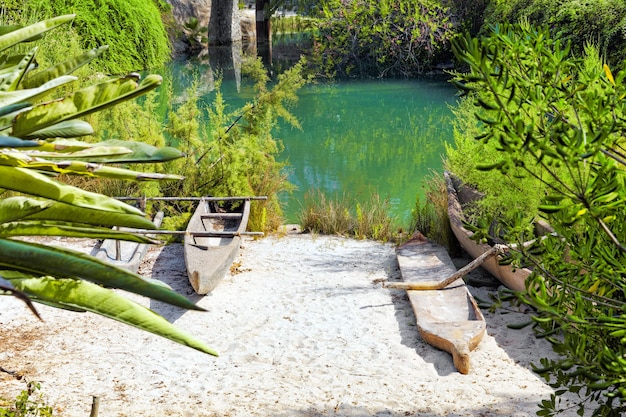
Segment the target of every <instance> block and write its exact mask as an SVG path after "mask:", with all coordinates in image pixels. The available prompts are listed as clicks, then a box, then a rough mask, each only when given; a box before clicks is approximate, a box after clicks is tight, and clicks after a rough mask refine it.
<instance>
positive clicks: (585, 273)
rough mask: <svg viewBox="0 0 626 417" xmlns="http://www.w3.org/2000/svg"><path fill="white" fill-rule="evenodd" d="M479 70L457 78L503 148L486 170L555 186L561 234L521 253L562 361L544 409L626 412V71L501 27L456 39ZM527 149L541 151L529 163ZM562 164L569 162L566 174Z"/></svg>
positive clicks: (548, 366) (540, 326)
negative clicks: (565, 398)
mask: <svg viewBox="0 0 626 417" xmlns="http://www.w3.org/2000/svg"><path fill="white" fill-rule="evenodd" d="M453 47H454V52H455V54H456V56H457V57H458V59H459V60H460V61H461V62H463V63H464V64H466V65H467V66H468V68H469V72H467V73H465V74H458V75H457V76H456V79H455V81H454V83H455V85H456V86H457V87H458V88H459V89H460V90H461V91H462V92H464V93H465V94H467V95H468V97H469V99H471V100H473V101H474V103H475V105H476V107H477V109H478V110H477V113H476V117H477V119H478V122H479V125H480V133H479V134H478V136H477V140H481V141H483V142H485V143H486V145H485V146H492V147H495V148H496V149H497V150H499V151H500V156H501V159H500V161H498V162H496V163H494V164H491V165H489V166H481V167H478V168H479V169H482V170H499V171H500V172H502V173H507V172H509V171H510V170H511V169H512V168H513V167H516V168H518V170H519V172H525V175H526V176H531V177H535V178H536V179H537V180H538V181H541V182H542V183H544V184H545V185H546V187H547V190H548V192H547V193H546V195H545V196H544V201H543V204H542V205H541V206H540V207H539V209H540V210H541V211H542V212H543V213H544V215H545V216H547V218H548V220H549V222H550V224H551V225H552V226H553V227H554V229H555V231H556V233H555V234H554V235H550V236H548V237H546V238H545V239H541V240H538V241H537V246H538V248H539V249H540V253H541V254H540V255H537V252H536V251H535V249H537V248H529V249H528V250H527V249H525V248H523V247H521V245H520V246H519V247H520V248H521V250H519V251H518V252H517V256H518V257H521V258H523V260H524V261H525V262H526V263H528V264H532V265H534V272H533V274H532V275H531V276H530V278H529V279H528V281H527V283H526V288H527V290H526V291H525V292H521V293H519V294H518V296H519V299H520V300H521V301H522V302H524V303H527V304H529V305H531V306H532V307H534V309H535V310H536V314H535V315H534V317H533V325H534V328H535V330H536V332H537V334H538V336H540V337H545V338H546V339H547V340H549V341H550V342H551V344H552V346H553V349H554V351H555V352H557V353H558V354H559V355H561V358H560V359H558V360H548V359H541V364H540V365H539V366H538V367H537V368H536V371H537V372H538V373H540V374H541V375H543V376H544V377H545V378H546V380H547V381H549V382H550V383H551V385H552V386H553V387H554V388H556V392H555V395H552V397H551V398H550V399H549V400H548V399H546V400H544V401H543V402H542V404H541V406H540V407H541V409H540V411H539V412H538V415H544V416H547V415H554V414H556V413H558V412H560V411H564V410H563V409H561V408H560V406H559V396H560V395H561V394H563V393H565V392H567V391H570V392H572V393H574V394H577V395H579V397H580V402H579V404H578V410H577V411H578V414H580V415H583V414H584V412H585V409H586V408H587V407H589V408H591V407H595V409H594V415H602V416H618V415H622V413H623V412H624V411H626V406H625V405H624V400H625V399H626V294H625V291H626V279H625V278H626V210H624V204H625V203H626V181H625V180H626V147H625V145H626V142H625V138H626V101H625V98H626V85H625V84H624V81H625V79H626V70H625V69H617V70H614V71H612V70H611V68H609V66H607V65H606V64H603V62H602V60H601V59H600V57H599V56H598V53H597V49H596V48H594V47H592V46H588V47H587V48H586V51H585V55H584V56H583V57H581V58H578V57H575V56H573V55H572V54H571V53H570V45H569V43H565V42H563V41H561V40H560V39H559V37H558V35H556V36H552V34H551V33H550V32H549V30H548V29H546V28H542V29H538V28H534V27H532V26H531V25H529V24H528V23H522V24H519V25H501V26H497V27H494V28H493V29H492V31H491V33H490V34H489V36H487V37H484V38H471V37H465V38H460V39H459V40H458V41H457V42H455V43H454V44H453ZM528 156H530V157H531V158H530V159H531V162H529V159H528ZM557 168H558V169H557Z"/></svg>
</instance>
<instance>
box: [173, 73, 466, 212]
mask: <svg viewBox="0 0 626 417" xmlns="http://www.w3.org/2000/svg"><path fill="white" fill-rule="evenodd" d="M174 74H176V75H175V81H174V82H175V84H177V85H175V91H176V90H178V91H182V90H184V88H185V86H186V85H187V83H188V82H190V81H191V80H192V79H193V77H191V76H189V75H188V74H186V72H185V69H184V68H177V69H176V71H175V72H174ZM204 85H208V82H207V83H204ZM208 90H210V89H208ZM208 90H207V91H206V92H205V93H204V94H205V96H203V101H204V102H206V103H210V102H211V100H212V97H213V96H212V95H213V94H214V93H213V92H212V91H208ZM242 90H243V91H245V90H247V89H245V88H244V89H242ZM222 92H223V94H224V96H225V98H226V100H227V102H228V103H230V107H231V109H236V108H237V107H238V106H240V105H241V104H242V103H243V102H245V101H246V100H250V99H251V97H250V94H249V92H248V93H246V94H242V93H239V92H238V91H237V88H236V83H235V82H233V81H229V80H228V78H227V77H225V78H224V85H223V87H222ZM455 93H456V90H455V88H454V87H453V86H451V85H450V84H449V83H447V82H446V81H445V80H444V79H441V78H439V79H434V78H425V79H421V80H384V81H383V80H354V81H352V80H351V81H341V82H335V83H332V84H316V85H308V86H306V87H304V88H303V89H301V90H300V92H299V94H298V97H299V101H298V104H297V106H296V107H294V108H292V109H291V110H292V113H293V114H294V115H295V116H296V117H297V118H298V120H299V121H300V123H301V125H302V130H298V129H295V128H291V127H289V126H281V128H280V129H278V130H277V131H276V132H274V137H275V138H276V139H278V140H280V141H281V142H282V143H283V146H284V151H283V153H282V154H281V155H280V156H279V157H278V159H279V160H281V161H288V162H289V165H290V166H289V168H288V174H289V180H290V181H291V182H292V183H293V184H295V185H296V187H297V190H296V191H295V192H294V193H293V194H291V195H285V196H282V201H283V203H284V207H285V217H286V219H285V221H286V222H289V223H291V222H297V220H298V218H297V213H298V212H299V211H300V209H301V206H302V202H303V200H304V195H305V193H306V192H307V191H309V190H312V189H315V190H320V191H322V192H323V193H325V194H326V195H328V196H329V197H333V196H337V195H338V196H344V195H346V196H348V197H349V198H352V197H353V198H355V199H356V200H357V201H362V202H366V201H369V200H370V196H371V195H372V193H377V194H378V195H379V196H380V197H381V198H382V199H387V200H388V201H389V202H390V208H391V211H392V212H391V214H392V215H394V216H396V217H398V219H399V220H401V222H403V223H405V224H406V223H407V222H408V220H409V218H410V213H411V209H412V208H413V207H414V205H415V200H416V196H417V195H421V193H422V191H421V190H422V179H423V178H424V177H425V176H427V175H428V174H429V173H430V171H431V170H435V171H441V169H442V158H443V155H444V152H445V145H444V144H445V143H446V142H450V141H451V140H452V127H451V124H450V121H451V111H450V109H449V105H450V104H453V103H455V102H456V99H457V97H456V96H455Z"/></svg>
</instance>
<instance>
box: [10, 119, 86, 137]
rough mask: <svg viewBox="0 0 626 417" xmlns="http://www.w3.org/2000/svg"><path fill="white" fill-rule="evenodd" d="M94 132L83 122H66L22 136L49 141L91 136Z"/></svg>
mask: <svg viewBox="0 0 626 417" xmlns="http://www.w3.org/2000/svg"><path fill="white" fill-rule="evenodd" d="M93 134H94V130H93V127H91V125H90V124H89V123H87V122H85V121H83V120H68V121H65V122H61V123H57V124H55V125H52V126H50V127H47V128H45V129H41V130H37V131H35V132H33V133H31V134H29V135H24V136H22V138H24V139H49V138H76V137H79V136H87V135H93Z"/></svg>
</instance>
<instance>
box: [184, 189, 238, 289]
mask: <svg viewBox="0 0 626 417" xmlns="http://www.w3.org/2000/svg"><path fill="white" fill-rule="evenodd" d="M218 202H227V203H228V205H229V206H231V207H234V209H233V210H223V209H221V208H219V206H218V204H217V203H218ZM249 216H250V198H246V197H206V198H202V199H201V200H200V202H199V204H198V207H197V208H196V211H195V212H194V214H193V216H192V217H191V220H190V221H189V224H188V226H187V230H186V233H185V239H184V247H185V263H186V265H187V275H188V276H189V282H190V283H191V286H192V287H193V289H194V290H195V291H196V292H197V293H198V294H206V293H208V292H210V291H212V290H213V289H214V288H215V287H216V286H217V284H218V283H219V282H220V281H221V280H222V278H223V277H224V275H225V274H226V272H227V271H228V270H229V269H230V267H231V265H232V263H233V261H234V259H235V257H236V256H237V254H238V253H239V247H240V244H241V235H242V234H244V233H245V230H246V227H247V225H248V217H249Z"/></svg>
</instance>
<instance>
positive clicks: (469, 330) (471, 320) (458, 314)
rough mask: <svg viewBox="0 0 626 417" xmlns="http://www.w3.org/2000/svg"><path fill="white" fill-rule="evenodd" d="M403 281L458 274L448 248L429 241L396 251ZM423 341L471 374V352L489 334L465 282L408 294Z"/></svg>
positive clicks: (404, 245)
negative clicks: (444, 352)
mask: <svg viewBox="0 0 626 417" xmlns="http://www.w3.org/2000/svg"><path fill="white" fill-rule="evenodd" d="M396 255H397V258H398V264H399V266H400V271H401V273H402V279H403V280H404V281H409V282H433V281H443V280H444V279H446V278H447V277H449V276H450V275H452V274H454V273H455V272H456V268H455V267H454V264H453V263H452V260H451V259H450V257H449V255H448V252H447V251H446V249H445V248H444V247H442V246H440V245H437V244H435V243H432V242H429V241H427V240H426V239H412V240H410V241H408V242H407V243H405V244H403V245H402V246H400V247H398V248H397V249H396ZM407 294H408V297H409V300H410V302H411V306H412V307H413V312H414V313H415V318H416V322H417V329H418V331H419V334H420V335H421V336H422V338H423V339H424V340H425V341H426V342H427V343H429V344H430V345H432V346H435V347H436V348H439V349H441V350H444V351H446V352H449V353H450V354H451V355H452V359H453V362H454V366H455V367H456V368H457V370H458V371H459V372H461V373H462V374H467V373H469V372H470V368H471V366H470V351H472V350H474V349H475V348H476V347H477V346H478V344H479V343H480V341H481V340H482V338H483V336H484V335H485V329H486V323H485V319H484V317H483V315H482V313H481V311H480V309H479V308H478V306H477V304H476V301H475V300H474V298H473V297H472V295H471V294H470V292H469V291H468V289H467V287H466V286H465V283H464V282H463V280H462V279H460V278H459V279H458V280H456V281H455V282H453V283H452V284H450V285H448V286H447V287H445V288H443V289H441V290H408V291H407Z"/></svg>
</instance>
